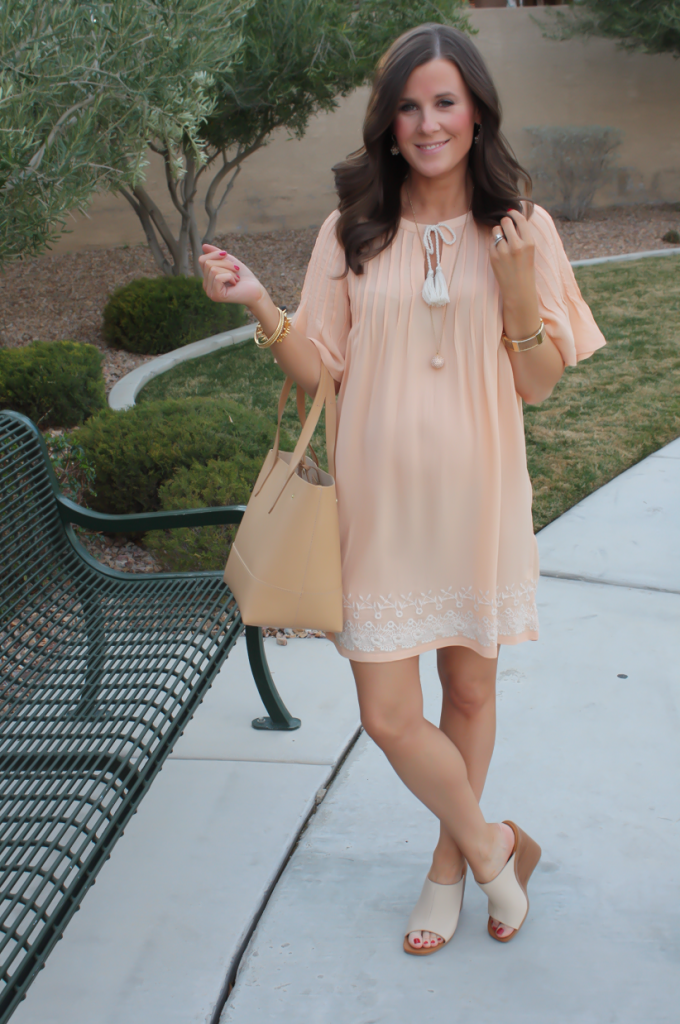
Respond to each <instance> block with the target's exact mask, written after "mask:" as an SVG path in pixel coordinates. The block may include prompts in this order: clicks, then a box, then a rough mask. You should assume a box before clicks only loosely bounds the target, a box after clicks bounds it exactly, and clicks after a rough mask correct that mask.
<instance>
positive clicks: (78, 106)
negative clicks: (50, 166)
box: [26, 90, 101, 173]
mask: <svg viewBox="0 0 680 1024" xmlns="http://www.w3.org/2000/svg"><path fill="white" fill-rule="evenodd" d="M98 92H101V90H98ZM96 99H97V93H95V95H94V96H88V97H87V99H84V100H81V102H80V103H74V104H73V106H72V107H69V109H68V110H65V111H64V113H63V114H62V115H61V117H60V118H59V120H58V121H57V123H56V124H55V125H54V127H53V128H52V131H51V132H50V134H49V135H48V136H47V138H46V139H45V141H44V142H43V144H42V146H41V147H40V148H39V149H38V151H37V152H36V153H34V154H33V156H32V157H31V159H30V160H29V162H28V167H27V168H26V172H27V173H32V172H34V171H37V170H38V168H39V167H40V164H41V162H42V158H43V157H44V155H45V151H46V150H48V149H49V148H50V146H51V145H52V143H53V142H54V140H55V139H56V137H57V135H58V134H59V132H60V131H61V129H62V128H63V126H64V122H65V121H67V120H68V119H69V118H70V117H72V116H73V115H74V114H75V113H77V112H78V111H79V110H82V109H83V107H89V106H90V105H91V104H92V103H94V101H95V100H96Z"/></svg>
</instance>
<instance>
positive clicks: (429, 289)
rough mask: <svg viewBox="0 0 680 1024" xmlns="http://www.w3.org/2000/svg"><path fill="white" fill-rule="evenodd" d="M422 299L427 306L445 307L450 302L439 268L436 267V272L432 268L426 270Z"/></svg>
mask: <svg viewBox="0 0 680 1024" xmlns="http://www.w3.org/2000/svg"><path fill="white" fill-rule="evenodd" d="M423 299H424V300H425V302H426V303H427V304H428V306H446V305H448V303H449V302H450V301H451V299H450V298H449V290H448V288H447V287H446V278H445V277H444V274H443V272H442V268H441V267H437V269H436V271H433V270H432V268H430V269H429V270H428V272H427V277H426V278H425V283H424V285H423Z"/></svg>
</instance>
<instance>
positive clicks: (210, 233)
mask: <svg viewBox="0 0 680 1024" xmlns="http://www.w3.org/2000/svg"><path fill="white" fill-rule="evenodd" d="M269 134H270V133H269V132H260V134H259V135H258V136H257V138H256V139H255V141H254V142H253V143H251V145H250V146H247V147H246V148H245V149H241V147H240V146H239V147H238V149H237V151H236V156H235V157H234V158H233V160H227V154H226V152H225V151H224V150H222V166H221V167H220V169H219V171H217V173H216V174H215V176H214V177H213V179H212V181H211V182H210V186H209V187H208V191H207V192H206V196H205V200H204V207H205V212H206V214H207V215H208V226H207V228H206V231H205V234H204V236H203V241H204V242H207V243H211V242H212V239H213V237H214V234H215V231H216V229H217V218H218V216H219V213H220V210H221V209H222V207H223V206H224V204H225V202H226V199H227V196H228V195H229V193H230V192H231V190H232V188H233V187H234V182H235V181H236V178H237V177H238V175H239V174H240V171H241V166H242V164H243V161H244V160H246V159H247V158H248V157H249V156H250V155H251V154H252V153H254V152H255V151H256V150H258V149H261V148H262V146H263V145H264V144H265V141H266V139H267V137H268V135H269ZM234 168H235V170H234ZM231 170H234V173H233V175H232V176H231V178H230V180H229V182H228V184H227V187H226V188H225V190H224V192H223V193H222V198H221V199H220V200H219V202H217V203H215V193H216V192H217V190H218V188H219V187H220V185H221V183H222V182H223V181H224V179H225V177H226V176H227V174H229V172H230V171H231Z"/></svg>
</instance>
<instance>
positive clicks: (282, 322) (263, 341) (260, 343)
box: [254, 309, 290, 348]
mask: <svg viewBox="0 0 680 1024" xmlns="http://www.w3.org/2000/svg"><path fill="white" fill-rule="evenodd" d="M286 323H290V320H289V319H288V316H287V315H286V310H285V309H279V322H278V324H277V325H276V330H275V331H274V333H273V334H272V336H271V338H268V337H267V335H266V334H265V333H264V331H263V330H262V324H261V323H258V324H256V326H255V339H254V340H255V344H256V345H257V347H258V348H271V346H272V345H273V344H274V343H275V342H277V341H280V340H281V337H282V336H283V332H284V329H285V327H286ZM289 330H290V327H289V328H288V330H286V334H287V333H288V331H289Z"/></svg>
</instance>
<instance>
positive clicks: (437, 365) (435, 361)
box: [430, 352, 444, 370]
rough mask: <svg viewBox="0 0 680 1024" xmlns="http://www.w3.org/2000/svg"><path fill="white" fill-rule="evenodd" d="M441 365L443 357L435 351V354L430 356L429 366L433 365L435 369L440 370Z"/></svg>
mask: <svg viewBox="0 0 680 1024" xmlns="http://www.w3.org/2000/svg"><path fill="white" fill-rule="evenodd" d="M443 365H444V357H443V356H440V354H439V352H437V355H436V356H432V359H431V360H430V366H433V367H434V368H435V370H441V368H442V366H443Z"/></svg>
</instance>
